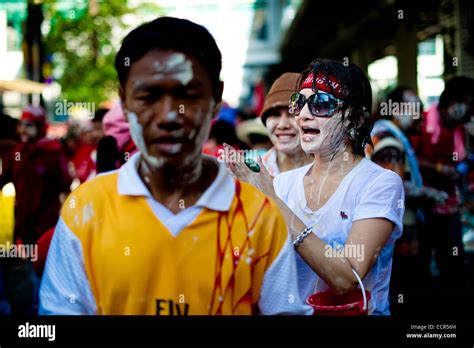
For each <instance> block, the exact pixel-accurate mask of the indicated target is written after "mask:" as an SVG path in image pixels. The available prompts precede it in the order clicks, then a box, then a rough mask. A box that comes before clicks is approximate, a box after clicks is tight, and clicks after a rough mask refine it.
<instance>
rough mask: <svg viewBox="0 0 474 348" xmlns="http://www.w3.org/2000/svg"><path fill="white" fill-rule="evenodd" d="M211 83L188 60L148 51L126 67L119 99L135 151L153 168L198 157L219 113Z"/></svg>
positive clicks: (171, 53)
mask: <svg viewBox="0 0 474 348" xmlns="http://www.w3.org/2000/svg"><path fill="white" fill-rule="evenodd" d="M221 94H222V89H221V90H220V93H219V100H218V101H216V100H215V98H214V95H213V89H212V83H211V80H210V78H209V75H208V74H207V72H206V71H205V70H204V68H203V66H202V65H201V64H200V63H199V62H198V61H196V59H194V57H192V56H188V55H185V54H183V53H180V52H175V51H159V50H154V51H150V52H148V53H147V54H146V55H145V56H143V57H142V58H141V59H140V60H138V61H136V62H134V63H133V64H132V66H131V67H130V71H129V75H128V79H127V81H126V84H125V86H123V88H122V89H121V99H122V104H123V108H124V111H125V114H126V116H127V118H128V121H129V124H130V132H131V134H132V138H133V140H134V141H135V143H136V145H137V147H138V149H139V150H140V151H141V153H142V155H143V157H144V158H145V160H146V161H147V163H148V164H149V165H151V166H152V167H153V168H154V169H157V168H160V167H162V166H168V165H171V166H181V165H186V164H188V163H190V162H192V161H193V160H195V159H196V157H198V156H200V153H201V149H202V146H203V144H204V142H205V141H206V139H207V138H208V136H209V132H210V127H211V119H212V117H213V116H214V115H215V114H216V113H217V112H218V107H219V105H218V102H220V96H221Z"/></svg>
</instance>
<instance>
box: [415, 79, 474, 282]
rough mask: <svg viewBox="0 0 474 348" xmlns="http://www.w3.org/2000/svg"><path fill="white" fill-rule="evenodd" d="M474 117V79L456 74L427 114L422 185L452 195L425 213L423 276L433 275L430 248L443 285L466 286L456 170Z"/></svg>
mask: <svg viewBox="0 0 474 348" xmlns="http://www.w3.org/2000/svg"><path fill="white" fill-rule="evenodd" d="M472 116H474V80H473V79H471V78H468V77H464V76H458V77H454V78H453V79H451V80H450V81H448V82H447V83H446V86H445V90H444V91H443V93H442V94H441V96H440V99H439V104H435V105H433V106H432V107H431V108H430V110H429V111H428V113H427V116H426V120H425V124H424V126H423V130H422V135H421V139H420V144H419V148H418V156H419V158H420V167H421V173H422V176H423V180H424V184H425V185H426V186H429V187H433V188H435V189H437V190H440V191H444V192H446V193H447V194H448V198H447V199H446V200H445V202H444V203H436V204H434V205H433V206H432V207H431V209H429V210H428V211H427V214H426V222H425V227H426V231H425V233H423V240H422V241H421V243H420V247H421V248H422V249H423V250H422V252H423V255H424V268H425V270H426V272H424V273H425V274H427V275H429V274H430V264H431V254H432V249H434V251H435V257H436V263H437V266H438V268H439V273H440V283H441V287H442V288H463V287H464V283H465V276H464V248H463V243H462V230H461V220H460V202H461V199H460V189H459V186H460V185H459V184H460V179H461V173H460V172H459V171H458V170H456V168H457V167H458V166H459V164H460V163H461V162H462V161H464V160H465V159H466V158H467V155H468V149H467V146H466V136H465V130H464V124H465V123H466V122H468V121H469V120H470V119H471V117H472Z"/></svg>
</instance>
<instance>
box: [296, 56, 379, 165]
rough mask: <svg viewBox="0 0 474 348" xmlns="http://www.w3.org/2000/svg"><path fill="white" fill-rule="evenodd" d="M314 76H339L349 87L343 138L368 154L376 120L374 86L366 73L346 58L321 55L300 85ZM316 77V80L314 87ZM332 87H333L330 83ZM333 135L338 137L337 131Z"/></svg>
mask: <svg viewBox="0 0 474 348" xmlns="http://www.w3.org/2000/svg"><path fill="white" fill-rule="evenodd" d="M311 73H313V74H314V76H316V75H318V73H322V74H323V75H326V76H332V77H334V78H336V79H337V80H338V81H339V83H341V84H342V86H343V87H344V88H345V89H347V90H348V91H349V93H348V95H347V97H346V98H344V105H343V107H342V120H341V122H344V114H345V111H346V110H347V109H348V108H350V110H351V111H350V113H349V115H348V119H349V125H348V127H347V134H344V137H342V138H341V139H340V141H343V140H344V139H347V140H348V141H349V143H350V144H351V146H352V148H353V150H354V154H356V155H362V156H365V152H364V148H365V145H366V144H369V145H371V146H372V140H371V137H370V132H371V131H372V127H373V122H372V120H371V117H370V116H371V110H372V88H371V86H370V82H369V79H368V78H367V75H365V73H364V72H363V71H362V69H361V68H359V67H358V66H357V65H355V64H352V63H351V64H347V65H346V64H344V63H343V62H340V61H337V60H332V59H323V58H318V59H315V60H313V61H312V62H311V63H310V65H309V67H308V68H307V69H306V70H305V71H303V72H302V73H301V76H300V79H299V82H298V85H301V82H302V81H304V79H305V78H306V77H307V76H308V75H309V74H311ZM315 81H316V79H314V80H313V89H314V83H315ZM331 88H332V87H331ZM334 136H336V137H337V134H335V135H334Z"/></svg>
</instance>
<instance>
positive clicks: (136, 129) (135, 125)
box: [127, 112, 164, 169]
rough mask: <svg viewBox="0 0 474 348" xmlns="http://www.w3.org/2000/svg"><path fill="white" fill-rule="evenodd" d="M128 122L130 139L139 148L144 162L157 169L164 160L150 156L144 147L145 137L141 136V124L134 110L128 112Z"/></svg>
mask: <svg viewBox="0 0 474 348" xmlns="http://www.w3.org/2000/svg"><path fill="white" fill-rule="evenodd" d="M127 115H128V123H129V125H130V135H131V136H132V140H133V142H134V143H135V145H136V146H137V148H138V150H140V153H141V155H142V156H143V158H144V159H145V161H146V163H147V164H149V165H150V166H151V167H152V169H159V168H161V167H162V166H163V164H164V160H163V159H160V158H157V157H154V156H151V155H150V154H149V153H148V149H147V148H146V144H145V138H144V137H143V126H142V125H141V124H140V123H139V122H138V117H137V114H135V113H134V112H128V114H127Z"/></svg>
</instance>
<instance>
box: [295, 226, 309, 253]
mask: <svg viewBox="0 0 474 348" xmlns="http://www.w3.org/2000/svg"><path fill="white" fill-rule="evenodd" d="M311 232H313V229H312V228H311V226H308V227H306V228H305V229H304V230H303V232H301V233H300V234H299V235H298V236H297V237H296V239H295V240H294V241H293V246H294V247H295V249H296V248H297V247H298V245H300V244H301V243H302V242H303V239H305V238H306V237H308V235H309V234H310V233H311Z"/></svg>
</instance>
